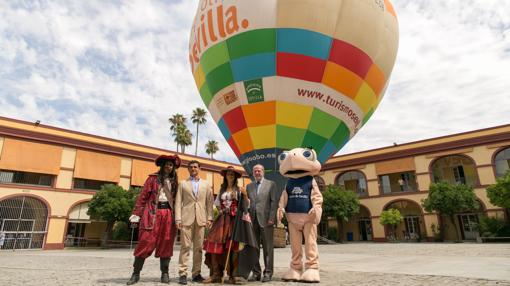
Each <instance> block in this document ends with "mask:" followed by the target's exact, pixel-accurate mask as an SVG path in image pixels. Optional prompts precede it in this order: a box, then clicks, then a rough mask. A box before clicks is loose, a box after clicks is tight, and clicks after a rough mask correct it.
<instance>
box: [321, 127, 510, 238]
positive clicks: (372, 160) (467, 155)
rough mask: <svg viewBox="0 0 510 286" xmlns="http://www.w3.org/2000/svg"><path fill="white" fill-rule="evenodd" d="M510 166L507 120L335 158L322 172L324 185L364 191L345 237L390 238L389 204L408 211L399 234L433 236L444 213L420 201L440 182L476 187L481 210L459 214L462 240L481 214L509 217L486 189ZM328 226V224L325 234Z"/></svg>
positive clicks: (473, 231)
mask: <svg viewBox="0 0 510 286" xmlns="http://www.w3.org/2000/svg"><path fill="white" fill-rule="evenodd" d="M509 166H510V125H504V126H499V127H494V128H488V129H482V130H476V131H472V132H466V133H461V134H455V135H451V136H444V137H439V138H433V139H428V140H423V141H417V142H412V143H408V144H402V145H397V146H391V147H386V148H380V149H375V150H369V151H365V152H359V153H354V154H349V155H344V156H338V157H334V158H332V159H330V160H329V161H328V162H327V163H326V164H325V165H324V166H323V168H322V171H323V172H322V174H321V177H322V181H324V182H323V184H337V185H342V186H344V187H345V188H346V189H348V190H353V191H355V192H357V193H358V195H359V198H360V203H361V210H360V213H359V214H358V215H357V216H356V217H354V218H352V219H351V220H350V221H349V222H348V223H347V225H346V227H345V229H344V230H343V232H342V234H341V235H342V238H343V239H344V240H347V239H349V240H351V239H352V240H354V241H359V240H374V241H386V240H387V237H388V231H387V230H386V229H385V228H384V227H383V226H382V225H381V224H380V222H379V218H380V215H381V212H382V211H383V210H388V209H390V208H397V209H399V210H400V212H401V213H402V214H403V216H404V222H403V223H402V224H400V225H399V226H398V228H397V231H396V235H395V236H396V237H395V239H397V240H422V241H423V240H428V241H432V240H434V237H435V235H434V234H435V231H437V226H438V220H439V218H438V216H437V215H436V214H435V213H427V212H426V211H425V210H424V209H423V207H422V206H421V201H422V200H423V199H425V198H426V197H427V194H428V189H429V186H430V184H431V183H433V182H439V181H447V182H450V183H463V184H468V185H471V186H473V187H474V190H475V194H476V196H477V198H478V200H479V202H480V206H481V207H480V209H478V210H466V212H464V213H459V214H458V215H457V216H456V219H457V227H459V226H460V233H461V235H462V239H463V240H475V239H476V238H477V236H478V231H477V228H476V225H477V223H478V221H479V219H480V217H481V216H485V215H486V216H491V217H501V218H503V217H504V216H505V211H504V210H503V209H501V208H499V207H496V206H494V205H492V204H491V203H490V202H489V199H488V198H487V194H486V188H487V187H488V186H489V185H491V184H494V183H495V182H496V176H501V175H503V174H504V173H505V172H506V171H507V170H508V169H509ZM319 180H320V179H319ZM507 219H508V218H507ZM445 223H446V224H447V229H446V233H445V234H446V239H447V240H453V239H455V233H456V232H455V228H454V226H451V225H448V223H447V221H446V220H445ZM332 224H333V223H331V222H330V225H332ZM334 225H335V226H336V223H335V224H334ZM327 231H328V230H327V225H325V224H323V225H322V228H321V233H322V234H323V235H325V234H326V233H327Z"/></svg>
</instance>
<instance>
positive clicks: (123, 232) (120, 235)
mask: <svg viewBox="0 0 510 286" xmlns="http://www.w3.org/2000/svg"><path fill="white" fill-rule="evenodd" d="M112 239H113V240H122V241H130V240H131V229H130V228H129V224H127V223H125V222H123V221H119V222H117V223H115V225H114V226H113V235H112Z"/></svg>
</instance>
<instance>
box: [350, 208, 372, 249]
mask: <svg viewBox="0 0 510 286" xmlns="http://www.w3.org/2000/svg"><path fill="white" fill-rule="evenodd" d="M344 237H345V238H346V239H347V241H371V240H372V238H373V235H372V219H371V215H370V211H369V210H368V208H367V207H365V206H363V205H360V206H359V213H357V214H355V215H354V216H352V217H351V218H350V219H349V221H348V222H347V223H346V224H345V234H344Z"/></svg>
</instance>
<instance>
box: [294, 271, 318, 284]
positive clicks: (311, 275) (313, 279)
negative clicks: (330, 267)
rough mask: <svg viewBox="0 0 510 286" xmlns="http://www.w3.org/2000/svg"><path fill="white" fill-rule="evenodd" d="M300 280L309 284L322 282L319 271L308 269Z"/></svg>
mask: <svg viewBox="0 0 510 286" xmlns="http://www.w3.org/2000/svg"><path fill="white" fill-rule="evenodd" d="M299 280H300V281H302V282H308V283H319V282H321V277H320V274H319V269H307V270H306V271H305V272H303V274H302V275H301V278H300V279H299Z"/></svg>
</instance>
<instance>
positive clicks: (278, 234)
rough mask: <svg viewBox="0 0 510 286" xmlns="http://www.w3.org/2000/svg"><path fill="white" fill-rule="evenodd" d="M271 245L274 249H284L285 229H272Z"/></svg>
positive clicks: (285, 241)
mask: <svg viewBox="0 0 510 286" xmlns="http://www.w3.org/2000/svg"><path fill="white" fill-rule="evenodd" d="M273 244H274V247H275V248H285V246H286V245H287V239H286V231H285V228H283V227H275V228H274V231H273Z"/></svg>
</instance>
